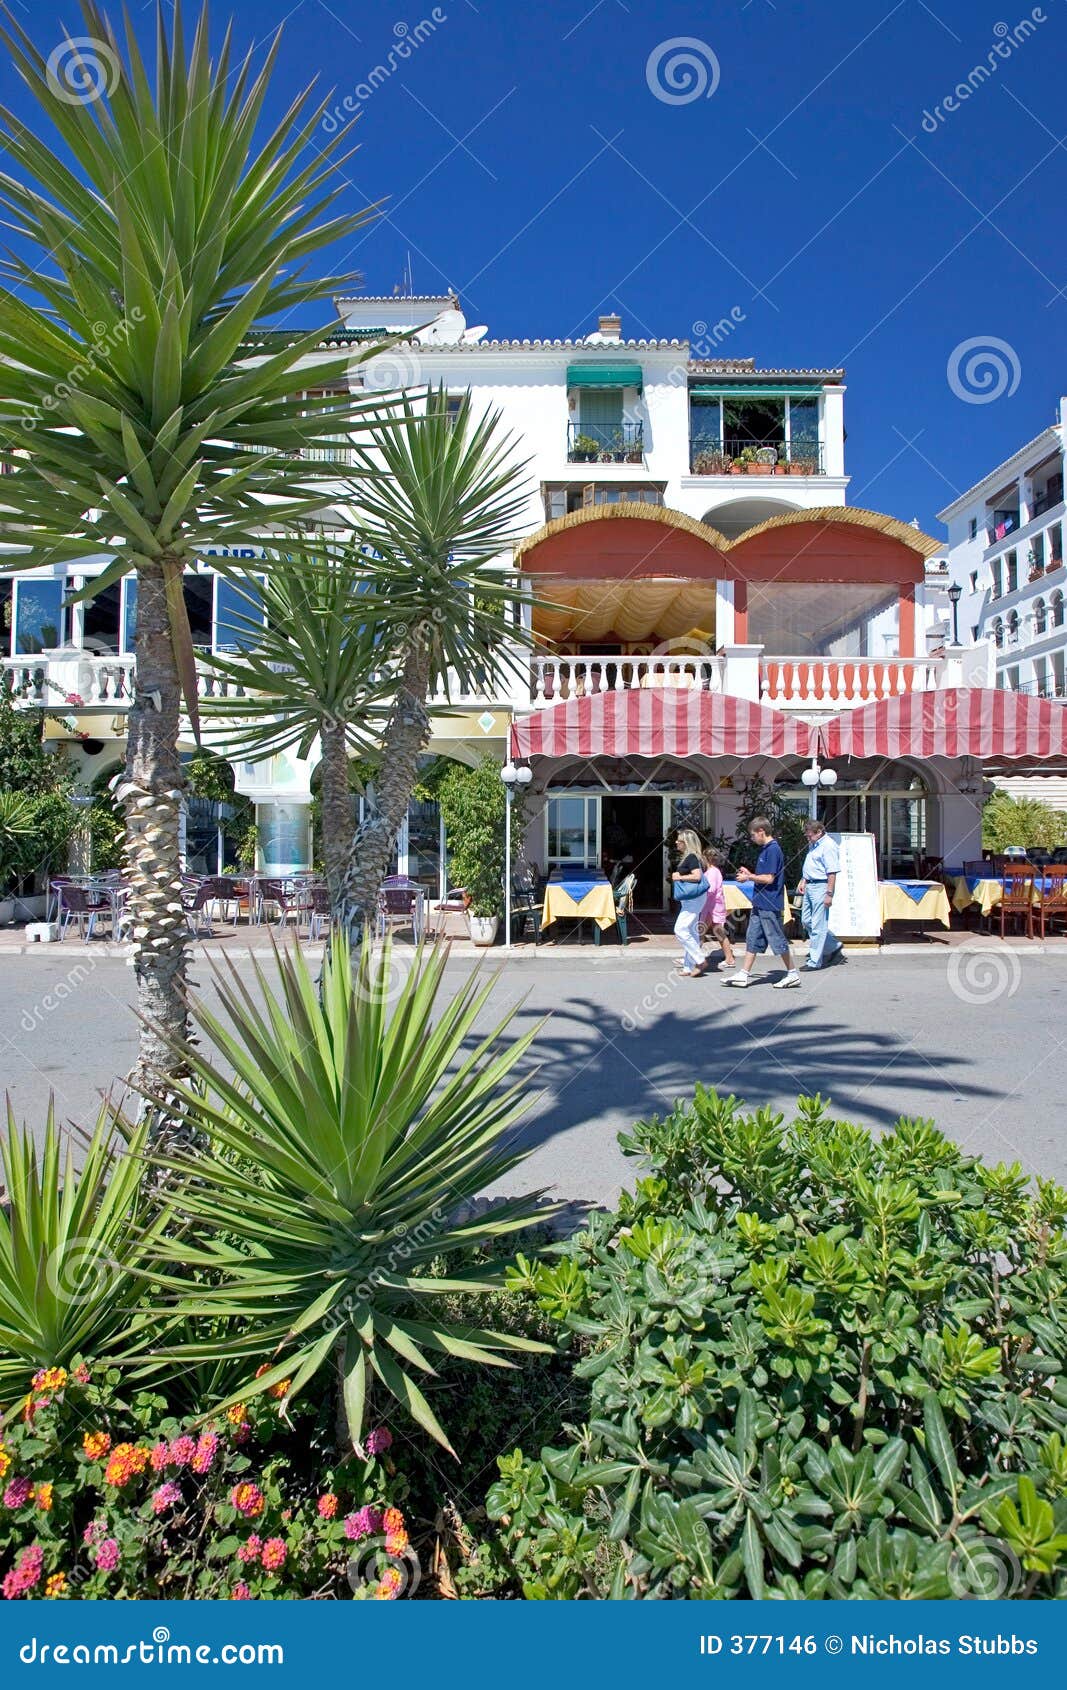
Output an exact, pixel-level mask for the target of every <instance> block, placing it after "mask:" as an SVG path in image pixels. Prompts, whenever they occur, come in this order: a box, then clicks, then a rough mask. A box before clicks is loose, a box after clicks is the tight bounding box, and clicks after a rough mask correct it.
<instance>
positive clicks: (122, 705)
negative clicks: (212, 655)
mask: <svg viewBox="0 0 1067 1690" xmlns="http://www.w3.org/2000/svg"><path fill="white" fill-rule="evenodd" d="M133 685H134V659H133V656H132V655H127V656H124V657H95V656H93V655H92V654H91V653H90V652H86V651H78V650H67V651H50V652H44V653H42V654H41V655H40V656H39V657H4V658H0V689H2V690H3V692H4V693H5V694H6V696H7V697H8V698H10V699H11V701H12V703H13V704H26V705H37V706H39V707H40V708H42V709H47V710H58V711H69V710H102V709H109V710H128V709H129V707H130V705H131V704H132V702H133ZM196 690H197V693H198V695H199V696H200V697H201V698H239V697H243V696H244V693H243V688H240V687H238V686H236V685H235V684H234V683H233V682H232V681H227V680H224V679H223V678H222V677H221V676H220V675H218V674H216V672H215V671H214V670H213V669H210V668H206V667H202V666H201V665H200V664H197V671H196Z"/></svg>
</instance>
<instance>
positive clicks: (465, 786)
mask: <svg viewBox="0 0 1067 1690" xmlns="http://www.w3.org/2000/svg"><path fill="white" fill-rule="evenodd" d="M437 796H438V801H439V803H440V805H441V815H442V817H443V818H444V824H445V838H446V840H447V842H448V878H449V881H450V882H451V884H452V885H453V886H462V887H463V889H464V890H465V891H466V892H467V894H468V895H469V897H470V901H471V902H470V911H471V914H472V915H475V916H489V917H492V916H494V915H495V916H498V917H499V916H502V915H503V913H504V827H505V821H506V817H505V811H506V806H507V796H506V794H505V791H504V783H503V781H502V780H501V778H500V764H499V763H498V762H497V760H496V758H495V757H492V756H485V757H483V758H482V761H481V762H480V763H478V764H477V765H476V766H475V767H474V768H473V769H471V768H468V767H467V765H466V764H465V763H453V764H452V765H451V767H450V768H449V770H448V772H447V773H446V774H445V775H444V776H443V778H442V779H441V782H440V785H439V787H438V793H437ZM515 802H516V809H515V812H514V814H513V815H512V818H511V837H512V840H513V841H515V842H517V841H518V840H520V839H521V838H522V833H523V821H522V809H521V800H519V799H516V801H515Z"/></svg>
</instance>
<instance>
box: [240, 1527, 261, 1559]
mask: <svg viewBox="0 0 1067 1690" xmlns="http://www.w3.org/2000/svg"><path fill="white" fill-rule="evenodd" d="M262 1548H263V1539H262V1538H261V1537H260V1535H259V1533H258V1532H253V1533H252V1536H251V1537H250V1538H249V1539H248V1542H247V1543H242V1545H241V1547H240V1549H239V1550H238V1551H237V1559H238V1560H239V1561H244V1562H246V1563H247V1562H248V1561H258V1560H259V1555H260V1550H261V1549H262Z"/></svg>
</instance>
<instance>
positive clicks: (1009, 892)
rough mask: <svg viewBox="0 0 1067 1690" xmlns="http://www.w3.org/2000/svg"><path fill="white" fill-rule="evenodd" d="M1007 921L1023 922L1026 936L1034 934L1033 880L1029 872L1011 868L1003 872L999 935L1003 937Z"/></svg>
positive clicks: (1029, 936)
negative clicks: (1023, 872) (1019, 871)
mask: <svg viewBox="0 0 1067 1690" xmlns="http://www.w3.org/2000/svg"><path fill="white" fill-rule="evenodd" d="M1009 921H1015V922H1017V923H1022V922H1025V924H1026V937H1027V938H1028V939H1032V938H1033V936H1034V882H1033V876H1032V875H1030V874H1020V873H1018V871H1013V870H1012V869H1007V870H1005V873H1004V896H1003V897H1002V898H1001V900H1000V936H1001V938H1002V939H1003V938H1004V933H1005V927H1006V924H1007V923H1008V922H1009Z"/></svg>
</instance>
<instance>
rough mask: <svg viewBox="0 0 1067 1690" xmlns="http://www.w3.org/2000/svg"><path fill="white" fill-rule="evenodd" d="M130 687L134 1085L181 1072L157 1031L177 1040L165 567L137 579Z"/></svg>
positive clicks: (178, 915) (173, 713) (180, 964)
mask: <svg viewBox="0 0 1067 1690" xmlns="http://www.w3.org/2000/svg"><path fill="white" fill-rule="evenodd" d="M135 651H136V660H137V667H136V685H135V688H134V695H133V704H132V707H131V709H130V713H129V719H128V729H127V741H126V779H125V781H124V783H123V785H122V788H121V792H120V794H119V796H120V797H121V799H122V802H123V804H124V807H125V811H126V876H127V879H128V881H129V885H130V894H129V905H128V909H129V915H130V918H131V921H132V928H133V946H134V961H133V966H134V974H135V976H136V980H137V997H138V1009H139V1011H140V1013H141V1015H142V1016H144V1017H146V1018H147V1020H148V1022H149V1023H151V1025H147V1026H146V1025H145V1023H144V1022H142V1024H141V1031H140V1046H139V1050H138V1063H137V1069H136V1071H135V1073H136V1077H137V1078H138V1079H147V1078H148V1076H149V1073H150V1072H151V1071H152V1070H155V1071H157V1072H158V1070H160V1069H162V1070H163V1071H164V1072H165V1073H169V1072H175V1071H176V1070H177V1069H178V1067H179V1064H178V1063H177V1062H176V1061H175V1058H174V1055H173V1053H172V1052H171V1050H170V1049H169V1047H168V1046H167V1044H166V1043H165V1041H164V1039H163V1038H162V1037H161V1035H160V1032H159V1031H158V1030H157V1029H163V1030H165V1031H166V1032H167V1033H168V1034H170V1036H171V1037H174V1038H181V1037H183V1036H184V1035H185V1033H186V1031H187V1026H188V1021H187V1016H186V1009H185V1000H184V996H183V993H184V986H185V942H186V921H185V912H184V911H183V909H182V902H181V891H182V882H181V857H180V851H179V818H180V813H181V797H182V787H183V785H184V777H183V774H182V766H181V760H180V758H179V756H178V723H179V715H180V711H181V683H180V679H179V675H178V665H177V661H176V659H175V655H174V647H173V643H172V641H171V631H170V617H169V615H168V613H167V596H166V588H165V586H164V577H163V566H162V564H161V563H160V562H158V561H149V562H142V563H141V564H140V565H139V567H138V570H137V633H136V642H135Z"/></svg>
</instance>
